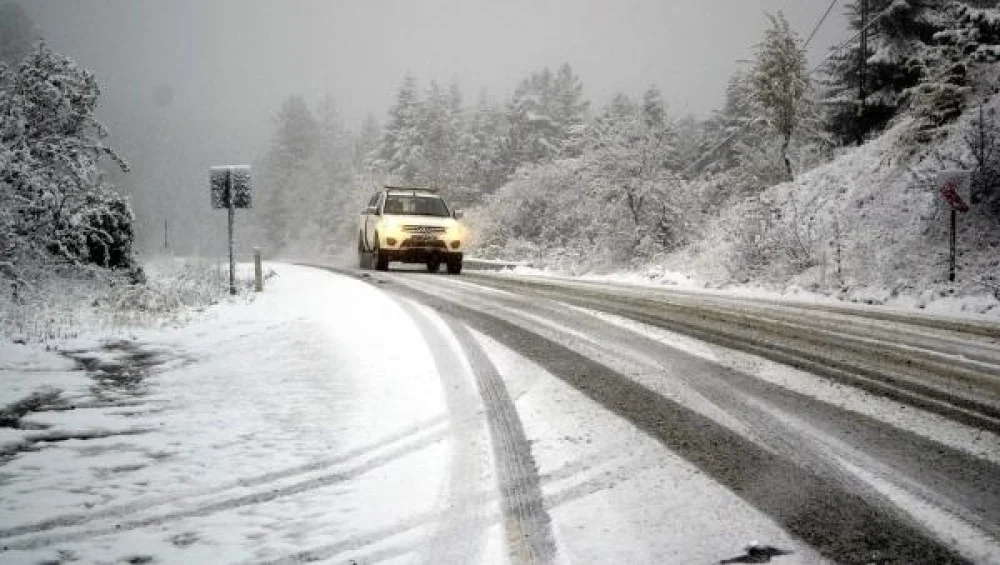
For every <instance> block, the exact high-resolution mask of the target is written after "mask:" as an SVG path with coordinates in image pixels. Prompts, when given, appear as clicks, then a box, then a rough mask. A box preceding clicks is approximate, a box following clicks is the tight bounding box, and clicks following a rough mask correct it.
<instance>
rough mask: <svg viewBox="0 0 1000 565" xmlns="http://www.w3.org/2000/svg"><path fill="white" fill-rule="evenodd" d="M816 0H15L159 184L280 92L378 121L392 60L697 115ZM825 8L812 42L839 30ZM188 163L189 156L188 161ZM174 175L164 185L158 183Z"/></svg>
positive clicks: (239, 150)
mask: <svg viewBox="0 0 1000 565" xmlns="http://www.w3.org/2000/svg"><path fill="white" fill-rule="evenodd" d="M829 3H830V2H829V1H828V0H502V1H492V2H486V1H470V0H280V1H279V0H23V1H22V4H23V5H24V6H25V8H26V10H27V11H28V13H29V14H30V15H31V17H32V18H33V19H34V20H35V21H36V22H37V23H38V25H39V27H40V28H41V29H42V31H43V33H44V35H45V37H46V39H47V41H48V42H49V44H50V45H51V46H52V47H53V48H55V49H56V50H58V51H61V52H64V53H66V54H68V55H70V56H72V57H73V58H75V59H76V60H78V61H79V62H81V63H82V64H83V65H85V66H86V67H88V68H90V69H92V70H93V71H94V72H95V73H96V74H97V76H98V79H99V81H100V83H101V85H102V87H103V90H104V96H103V99H102V110H101V115H102V117H103V119H104V120H105V122H107V124H108V125H109V127H110V128H111V129H112V131H113V133H114V134H115V139H116V142H117V143H118V145H119V147H120V149H121V150H122V152H123V153H124V154H125V155H126V156H127V157H129V158H131V160H132V161H133V163H134V165H135V169H136V171H135V174H134V175H132V178H133V181H134V182H137V183H141V184H144V185H145V186H147V188H148V187H150V186H152V185H157V186H156V190H157V192H158V193H159V194H163V193H165V192H167V191H170V190H175V189H176V187H175V185H176V186H180V185H185V184H187V183H189V182H195V181H194V179H198V182H200V181H201V180H203V177H204V176H205V174H204V170H202V167H204V166H207V165H208V164H210V163H218V162H249V161H252V160H253V159H254V158H256V157H257V156H258V155H259V154H260V152H262V151H263V149H264V147H265V144H266V142H267V137H268V136H269V135H270V126H271V121H270V119H271V116H272V114H273V112H274V110H275V109H276V108H277V107H278V105H279V104H280V103H281V100H282V99H283V98H285V97H287V96H288V95H291V94H302V95H304V96H305V97H306V98H307V100H309V101H315V100H316V99H318V98H319V96H321V95H322V94H326V93H329V94H332V95H334V97H335V98H336V100H337V101H338V103H339V105H340V108H341V111H342V113H343V114H344V115H345V117H346V118H347V120H348V123H349V124H350V125H352V126H356V125H357V124H359V123H360V122H361V120H362V119H363V118H364V117H365V115H366V114H367V113H373V114H374V115H375V116H376V117H377V118H378V119H379V120H380V121H384V120H385V114H386V110H387V109H388V107H389V105H390V104H391V103H392V101H393V97H394V93H395V90H396V88H397V87H398V85H399V83H400V81H401V79H402V77H403V75H404V73H406V72H408V71H409V72H412V73H413V74H414V75H416V77H417V78H418V79H419V80H420V81H421V83H422V84H426V82H427V81H428V80H430V79H436V80H438V81H439V82H442V83H449V82H451V81H453V80H454V81H458V83H459V85H460V86H461V88H462V91H463V93H464V94H465V96H466V99H467V100H469V101H474V100H475V99H476V97H477V96H478V93H479V91H480V89H481V88H483V87H485V88H486V89H487V90H488V92H489V94H490V96H491V97H492V98H494V99H496V100H501V101H502V100H503V99H505V98H506V97H507V96H508V95H509V94H510V92H511V91H512V90H513V88H514V86H515V85H516V84H517V82H518V81H519V80H520V79H521V78H523V77H524V76H526V75H527V74H529V73H530V72H532V71H534V70H537V69H540V68H542V67H544V66H549V67H552V68H555V67H557V66H558V65H560V64H561V63H562V62H564V61H566V62H569V63H570V64H571V65H573V67H574V69H575V70H576V71H577V73H578V74H579V75H580V76H581V78H582V79H583V83H584V87H585V95H586V96H587V97H588V98H590V99H591V100H593V101H594V103H595V104H596V105H600V104H601V103H603V102H604V101H606V100H608V99H609V98H610V97H611V95H612V94H614V93H615V92H617V91H624V92H627V93H631V94H639V93H641V92H642V90H644V89H645V88H646V87H647V86H649V85H650V84H655V85H657V86H659V87H660V88H661V89H662V90H663V92H664V95H665V98H666V101H667V103H668V104H669V106H670V109H671V111H672V113H674V114H675V115H676V114H684V113H694V114H700V115H705V114H707V113H708V112H709V111H711V110H712V109H713V108H715V107H717V106H718V105H719V104H720V102H721V99H722V94H723V91H724V88H725V84H726V80H727V78H728V77H729V76H730V75H731V74H732V73H733V71H734V70H735V69H736V68H737V64H738V63H737V61H738V60H741V59H746V58H748V57H750V55H751V54H752V49H753V46H754V44H756V43H757V42H758V41H759V40H760V37H761V34H762V32H763V30H764V29H765V27H766V25H767V20H766V18H765V16H764V13H765V12H775V11H777V10H782V11H784V13H785V15H786V16H787V17H788V19H789V21H790V22H791V23H792V25H793V26H794V27H795V28H796V29H797V30H798V31H799V32H800V34H801V35H803V36H806V35H808V34H809V32H810V31H811V30H812V28H813V26H814V25H815V24H816V22H817V21H818V19H819V17H820V16H821V15H822V13H823V12H824V11H825V10H826V8H827V6H828V5H829ZM846 33H847V32H846V24H845V20H844V17H843V15H842V9H841V8H839V7H838V8H837V9H835V11H834V13H833V14H832V15H831V17H830V19H829V20H828V21H827V23H826V24H825V25H824V27H823V28H822V29H821V31H820V33H819V34H818V35H817V37H816V39H815V40H814V42H813V44H812V46H811V48H810V59H811V60H812V61H817V60H819V58H820V57H822V56H824V55H825V54H826V53H827V50H828V48H829V46H830V45H832V44H834V43H837V42H839V41H842V40H843V39H844V38H845V36H846ZM193 169H198V170H193ZM171 187H174V188H171Z"/></svg>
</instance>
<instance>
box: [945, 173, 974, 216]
mask: <svg viewBox="0 0 1000 565" xmlns="http://www.w3.org/2000/svg"><path fill="white" fill-rule="evenodd" d="M938 186H940V187H941V188H940V189H939V190H940V192H941V196H942V197H943V198H944V200H945V202H947V203H948V205H949V206H951V207H952V209H954V210H958V211H959V212H968V211H969V204H968V202H969V188H970V186H971V182H970V175H969V172H968V171H944V172H942V173H941V174H940V175H938Z"/></svg>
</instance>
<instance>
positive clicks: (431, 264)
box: [427, 259, 441, 273]
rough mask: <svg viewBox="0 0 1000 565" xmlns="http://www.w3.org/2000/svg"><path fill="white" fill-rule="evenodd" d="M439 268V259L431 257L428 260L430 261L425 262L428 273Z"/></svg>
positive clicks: (434, 271)
mask: <svg viewBox="0 0 1000 565" xmlns="http://www.w3.org/2000/svg"><path fill="white" fill-rule="evenodd" d="M439 270H441V261H439V260H437V259H432V260H430V261H428V262H427V272H428V273H436V272H438V271H439Z"/></svg>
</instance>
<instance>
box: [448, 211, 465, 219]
mask: <svg viewBox="0 0 1000 565" xmlns="http://www.w3.org/2000/svg"><path fill="white" fill-rule="evenodd" d="M451 215H452V217H454V218H455V219H456V220H461V219H462V218H464V217H465V212H464V211H462V210H455V211H454V212H452V213H451Z"/></svg>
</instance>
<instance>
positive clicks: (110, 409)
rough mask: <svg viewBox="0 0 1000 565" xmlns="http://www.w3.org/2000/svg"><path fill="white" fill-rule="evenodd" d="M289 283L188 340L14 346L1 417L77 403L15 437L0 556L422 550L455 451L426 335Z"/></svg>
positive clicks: (30, 418)
mask: <svg viewBox="0 0 1000 565" xmlns="http://www.w3.org/2000/svg"><path fill="white" fill-rule="evenodd" d="M279 271H280V273H281V275H280V276H279V277H278V278H276V279H275V280H273V281H272V282H271V284H270V285H269V287H268V290H267V292H266V293H264V294H263V295H260V296H259V297H257V299H256V300H255V301H254V302H253V303H251V304H245V303H240V304H236V303H227V304H222V305H219V306H217V307H215V308H213V309H211V310H210V311H209V312H207V313H206V314H204V315H202V316H200V317H199V318H198V319H197V320H196V321H194V322H193V323H191V324H190V325H188V326H186V327H185V328H184V329H183V330H176V329H148V330H136V331H134V332H132V335H131V336H130V338H129V339H127V340H117V339H116V340H113V341H110V342H104V341H100V340H93V339H91V340H90V341H89V342H86V341H83V340H76V341H72V342H62V343H59V346H60V347H59V351H54V350H53V351H45V350H44V348H39V347H36V346H25V345H5V346H3V349H2V351H0V354H2V356H3V357H2V359H3V362H2V364H0V372H2V373H3V379H4V381H5V383H7V386H6V387H5V396H6V398H4V399H3V401H4V402H7V401H13V400H16V397H20V396H21V395H23V394H30V392H31V391H33V390H36V389H37V388H38V387H43V386H50V387H57V388H58V389H60V390H62V391H63V393H62V394H61V395H60V398H59V401H58V403H56V404H55V405H52V406H48V405H43V406H37V407H35V408H36V409H37V411H31V412H28V413H26V414H23V415H22V416H21V417H20V418H19V421H18V425H17V427H16V428H4V429H3V431H4V432H5V433H4V435H3V436H2V437H0V441H3V442H4V448H5V449H7V461H6V464H5V465H4V467H3V473H4V477H5V479H4V481H5V482H4V496H3V497H2V501H0V537H2V539H0V542H2V545H3V546H6V547H9V548H11V549H10V550H8V551H5V552H3V553H0V561H4V562H32V563H34V562H38V561H43V560H52V559H68V558H70V557H72V558H77V559H81V560H84V561H89V562H93V561H98V560H119V559H125V560H127V559H142V558H149V557H152V558H155V559H157V560H158V561H165V562H206V561H211V562H233V561H241V560H247V559H252V560H261V559H271V558H279V557H282V556H285V555H289V554H294V553H296V552H299V551H301V550H302V549H303V548H307V547H322V546H326V545H329V544H330V543H331V542H340V543H342V544H343V546H344V547H343V548H342V550H343V551H345V552H349V551H350V550H351V549H352V547H355V548H356V547H361V546H365V545H368V546H375V547H376V548H377V547H378V546H379V544H380V543H383V542H385V543H389V542H391V543H393V544H400V543H403V542H404V541H405V538H407V537H408V536H409V537H411V538H412V537H413V536H414V535H417V536H418V537H419V536H420V535H421V532H422V530H423V529H425V528H426V526H425V524H426V523H427V520H428V519H427V515H428V514H429V513H432V511H433V510H434V509H435V504H436V503H437V498H438V496H439V493H440V491H441V490H442V489H443V488H444V486H443V484H442V482H441V481H442V478H443V477H446V476H447V475H446V473H445V472H444V471H443V470H442V469H441V466H442V465H443V463H442V461H445V460H447V452H448V450H449V449H450V447H449V445H448V444H447V443H442V442H440V441H439V440H440V439H441V437H442V434H443V433H444V429H445V428H444V427H443V426H444V421H443V416H444V405H443V401H442V395H441V387H440V383H439V380H438V375H437V372H436V370H435V367H434V364H433V360H432V359H431V357H430V354H429V353H428V352H427V350H426V348H425V347H424V346H423V342H422V339H421V336H420V334H419V332H418V331H417V329H416V328H415V326H414V324H413V322H412V321H411V320H410V319H409V318H408V317H407V316H406V315H405V314H403V312H402V311H401V310H400V309H399V308H398V306H397V305H396V304H395V303H394V302H393V301H392V300H391V299H390V298H389V297H388V296H387V295H385V294H384V293H381V292H378V291H377V290H376V289H374V288H372V287H370V286H368V285H365V284H363V283H361V282H358V281H354V280H350V279H345V278H341V277H332V276H330V275H329V274H327V273H322V272H320V271H316V270H311V269H305V268H298V267H291V266H282V267H280V268H279ZM387 336H392V338H393V343H394V346H393V347H392V348H384V347H380V344H382V343H384V340H385V339H386V337H387ZM132 369H134V370H132ZM73 407H75V409H70V408H73ZM352 540H353V542H352ZM404 545H405V544H404ZM137 562H138V561H137Z"/></svg>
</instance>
